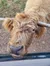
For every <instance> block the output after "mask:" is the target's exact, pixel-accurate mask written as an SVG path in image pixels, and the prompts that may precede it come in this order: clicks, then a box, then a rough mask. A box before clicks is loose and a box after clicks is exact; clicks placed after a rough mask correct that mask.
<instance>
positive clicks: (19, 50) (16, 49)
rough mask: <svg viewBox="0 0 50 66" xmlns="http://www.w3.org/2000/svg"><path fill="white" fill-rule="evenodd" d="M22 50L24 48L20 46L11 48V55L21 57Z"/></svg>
mask: <svg viewBox="0 0 50 66" xmlns="http://www.w3.org/2000/svg"><path fill="white" fill-rule="evenodd" d="M22 49H23V46H18V47H14V46H10V50H11V51H10V53H12V54H15V55H20V53H21V50H22Z"/></svg>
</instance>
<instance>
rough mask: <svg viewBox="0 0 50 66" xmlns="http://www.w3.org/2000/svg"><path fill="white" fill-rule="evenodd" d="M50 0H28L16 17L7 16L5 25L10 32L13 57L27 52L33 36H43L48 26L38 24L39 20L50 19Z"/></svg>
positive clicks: (10, 50)
mask: <svg viewBox="0 0 50 66" xmlns="http://www.w3.org/2000/svg"><path fill="white" fill-rule="evenodd" d="M49 14H50V0H27V2H26V6H25V9H24V11H23V12H21V13H17V14H16V16H15V17H14V19H11V18H6V19H5V20H4V22H3V26H4V28H5V29H6V30H8V32H9V33H10V40H9V42H8V45H9V48H8V51H9V52H10V54H11V55H12V56H13V57H18V56H23V55H25V54H27V52H28V51H27V49H28V47H29V46H30V44H31V41H32V39H33V36H34V37H35V38H38V37H41V36H42V35H43V34H44V33H45V30H46V28H45V27H44V26H43V27H42V26H38V25H37V23H38V22H39V21H42V22H49V21H50V16H49Z"/></svg>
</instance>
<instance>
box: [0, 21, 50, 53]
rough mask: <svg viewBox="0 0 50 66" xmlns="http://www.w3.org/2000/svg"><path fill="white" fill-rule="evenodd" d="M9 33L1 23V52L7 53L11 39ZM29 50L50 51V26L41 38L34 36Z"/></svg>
mask: <svg viewBox="0 0 50 66" xmlns="http://www.w3.org/2000/svg"><path fill="white" fill-rule="evenodd" d="M9 37H10V35H9V33H8V32H7V31H5V30H4V29H3V27H2V22H1V23H0V54H7V53H8V52H7V46H8V41H9ZM28 52H29V53H31V52H50V28H47V31H46V33H45V34H44V35H43V36H42V37H41V38H39V39H36V38H33V40H32V44H31V45H30V47H29V48H28Z"/></svg>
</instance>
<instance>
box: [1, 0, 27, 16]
mask: <svg viewBox="0 0 50 66" xmlns="http://www.w3.org/2000/svg"><path fill="white" fill-rule="evenodd" d="M25 3H26V0H0V17H13V16H15V14H16V13H17V12H21V11H23V9H24V7H25Z"/></svg>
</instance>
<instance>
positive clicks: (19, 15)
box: [15, 13, 27, 18]
mask: <svg viewBox="0 0 50 66" xmlns="http://www.w3.org/2000/svg"><path fill="white" fill-rule="evenodd" d="M26 17H27V15H26V14H25V13H17V14H16V16H15V18H26Z"/></svg>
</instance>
